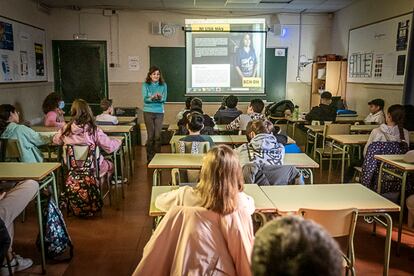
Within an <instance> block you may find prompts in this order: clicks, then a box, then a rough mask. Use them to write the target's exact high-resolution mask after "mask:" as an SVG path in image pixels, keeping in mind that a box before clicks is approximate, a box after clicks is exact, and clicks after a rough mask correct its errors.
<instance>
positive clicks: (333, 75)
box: [310, 61, 347, 108]
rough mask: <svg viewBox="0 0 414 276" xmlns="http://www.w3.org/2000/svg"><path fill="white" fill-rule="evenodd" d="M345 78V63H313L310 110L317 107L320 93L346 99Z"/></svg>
mask: <svg viewBox="0 0 414 276" xmlns="http://www.w3.org/2000/svg"><path fill="white" fill-rule="evenodd" d="M346 77H347V62H346V61H326V62H314V63H313V64H312V90H311V97H310V99H311V100H310V106H311V108H312V107H313V106H317V105H319V101H320V96H319V95H320V94H319V93H320V91H321V92H322V91H329V92H331V93H332V96H340V97H341V98H342V99H346Z"/></svg>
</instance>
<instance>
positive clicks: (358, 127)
mask: <svg viewBox="0 0 414 276" xmlns="http://www.w3.org/2000/svg"><path fill="white" fill-rule="evenodd" d="M305 127H306V128H307V129H310V130H311V131H312V132H323V128H324V126H323V125H306V126H305ZM377 127H378V125H352V126H351V131H372V130H373V129H374V128H377Z"/></svg>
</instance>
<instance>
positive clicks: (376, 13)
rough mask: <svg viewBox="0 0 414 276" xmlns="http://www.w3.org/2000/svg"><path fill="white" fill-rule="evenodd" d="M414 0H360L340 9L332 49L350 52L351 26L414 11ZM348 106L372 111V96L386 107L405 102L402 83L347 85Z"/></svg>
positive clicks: (336, 16)
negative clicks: (369, 104)
mask: <svg viewBox="0 0 414 276" xmlns="http://www.w3.org/2000/svg"><path fill="white" fill-rule="evenodd" d="M413 8H414V0H393V1H390V0H360V1H355V2H354V3H353V4H351V5H350V6H348V7H346V8H344V9H342V10H340V11H338V12H336V13H335V14H334V17H333V22H332V34H331V37H332V52H334V53H337V54H341V55H345V56H346V55H347V54H348V34H349V29H352V28H355V27H358V26H361V25H365V24H369V23H372V22H376V21H379V20H382V19H386V18H389V17H393V16H397V15H400V14H403V13H407V12H410V11H412V10H413ZM346 91H347V103H348V107H349V108H351V109H354V110H356V111H357V112H358V113H359V114H361V115H366V114H368V110H367V103H368V101H369V100H370V99H373V98H378V97H381V98H383V99H384V100H385V103H386V106H389V105H392V104H397V103H401V102H402V96H403V86H402V85H378V84H358V83H352V84H351V83H348V84H347V89H346Z"/></svg>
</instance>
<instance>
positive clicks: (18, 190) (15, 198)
mask: <svg viewBox="0 0 414 276" xmlns="http://www.w3.org/2000/svg"><path fill="white" fill-rule="evenodd" d="M2 184H3V183H1V181H0V186H2ZM9 184H13V183H9ZM12 186H13V187H12V188H11V189H10V190H8V191H3V190H0V219H1V220H2V221H3V222H4V226H3V227H5V229H4V228H3V227H1V225H0V240H1V241H2V242H3V238H4V237H5V236H4V235H6V234H8V236H9V237H10V246H9V248H8V249H7V252H6V254H8V255H9V259H10V260H11V261H10V265H11V268H12V271H13V272H17V271H22V270H25V269H27V268H29V267H31V266H32V265H33V261H32V260H31V259H29V258H23V257H21V256H20V255H17V254H15V253H14V252H13V249H12V244H13V237H14V225H13V224H14V220H15V219H16V217H17V216H19V215H20V213H21V212H23V210H24V209H25V208H26V206H27V204H29V202H30V201H32V199H33V198H34V197H35V196H36V194H37V192H38V189H39V184H38V183H37V182H36V181H34V180H25V181H22V182H19V183H17V184H14V185H12ZM2 228H3V229H2ZM1 262H2V267H1V270H0V274H1V275H8V268H7V265H6V260H1Z"/></svg>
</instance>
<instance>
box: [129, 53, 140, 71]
mask: <svg viewBox="0 0 414 276" xmlns="http://www.w3.org/2000/svg"><path fill="white" fill-rule="evenodd" d="M139 68H140V66H139V57H138V56H128V70H129V71H139Z"/></svg>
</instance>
